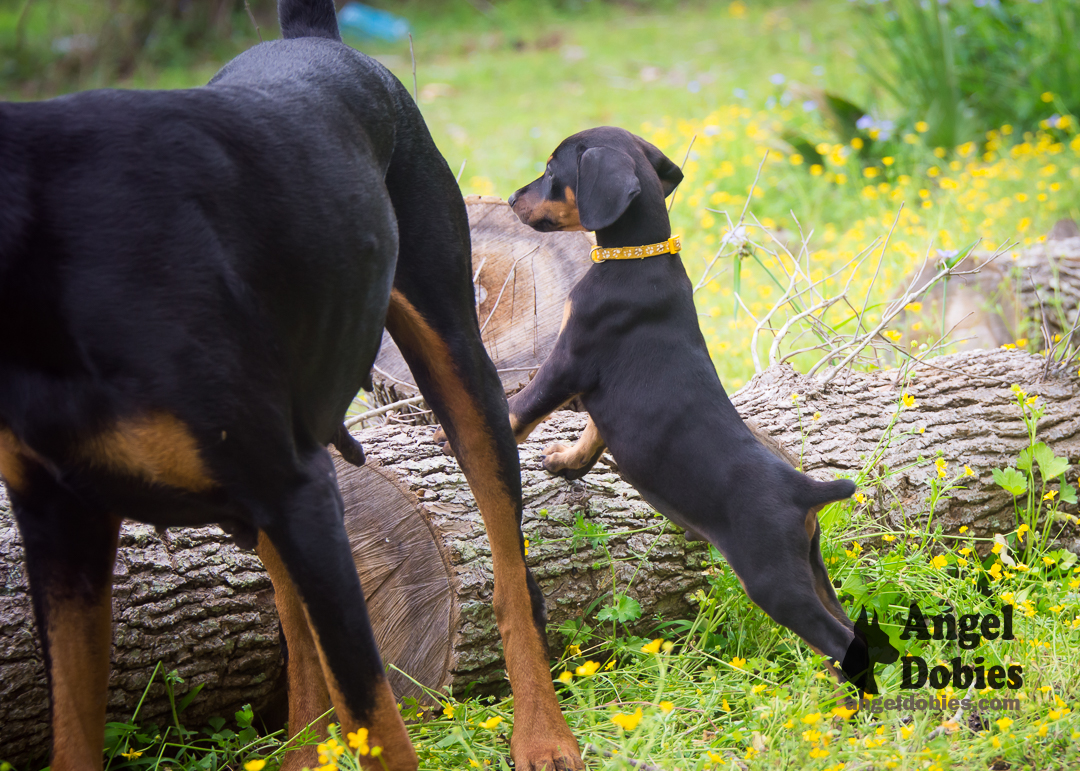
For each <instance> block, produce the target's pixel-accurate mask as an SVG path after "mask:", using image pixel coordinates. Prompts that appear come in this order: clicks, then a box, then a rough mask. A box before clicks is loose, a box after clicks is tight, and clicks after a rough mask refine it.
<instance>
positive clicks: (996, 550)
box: [990, 541, 1005, 554]
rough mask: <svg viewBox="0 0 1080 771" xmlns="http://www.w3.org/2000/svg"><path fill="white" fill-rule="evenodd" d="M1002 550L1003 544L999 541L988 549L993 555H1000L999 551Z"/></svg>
mask: <svg viewBox="0 0 1080 771" xmlns="http://www.w3.org/2000/svg"><path fill="white" fill-rule="evenodd" d="M1003 548H1005V544H1003V543H1002V542H1001V541H998V542H997V543H995V544H994V546H993V548H992V549H990V551H991V553H993V554H1001V550H1002V549H1003Z"/></svg>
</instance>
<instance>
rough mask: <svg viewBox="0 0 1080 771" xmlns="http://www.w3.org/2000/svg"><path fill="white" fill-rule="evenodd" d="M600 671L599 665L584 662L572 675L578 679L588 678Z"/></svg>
mask: <svg viewBox="0 0 1080 771" xmlns="http://www.w3.org/2000/svg"><path fill="white" fill-rule="evenodd" d="M598 669H600V663H599V662H596V661H586V662H585V663H584V664H582V665H581V666H580V667H578V668H577V669H575V670H574V673H575V674H576V675H577V676H578V677H589V676H590V675H595V674H596V670H598Z"/></svg>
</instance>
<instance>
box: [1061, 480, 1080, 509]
mask: <svg viewBox="0 0 1080 771" xmlns="http://www.w3.org/2000/svg"><path fill="white" fill-rule="evenodd" d="M1060 498H1061V502H1062V503H1073V504H1075V503H1076V488H1075V487H1073V486H1072V485H1070V484H1067V483H1066V484H1062V485H1061V495H1060Z"/></svg>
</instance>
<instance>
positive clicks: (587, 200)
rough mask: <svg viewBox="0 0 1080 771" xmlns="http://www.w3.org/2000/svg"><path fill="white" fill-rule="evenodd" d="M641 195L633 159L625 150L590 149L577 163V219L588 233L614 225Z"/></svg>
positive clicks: (610, 148) (611, 148) (609, 148)
mask: <svg viewBox="0 0 1080 771" xmlns="http://www.w3.org/2000/svg"><path fill="white" fill-rule="evenodd" d="M640 192H641V182H639V181H638V178H637V174H636V173H635V172H634V159H633V158H631V157H630V156H629V155H627V154H626V153H624V152H623V151H622V150H617V149H615V148H614V147H590V148H589V149H588V150H586V151H585V152H583V153H582V154H581V157H580V158H579V159H578V179H577V207H578V218H579V219H580V220H581V226H582V227H583V228H585V229H586V230H602V229H603V228H606V227H608V226H609V225H611V224H612V223H614V222H615V220H617V219H619V217H621V216H622V215H623V212H624V211H626V207H627V206H629V205H630V202H631V201H633V200H634V199H635V198H637V196H638V193H640Z"/></svg>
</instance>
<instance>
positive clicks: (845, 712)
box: [832, 707, 855, 720]
mask: <svg viewBox="0 0 1080 771" xmlns="http://www.w3.org/2000/svg"><path fill="white" fill-rule="evenodd" d="M832 714H833V715H835V716H836V717H838V718H840V719H841V720H847V719H848V718H849V717H851V716H852V715H854V714H855V710H853V709H848V708H847V707H833V710H832Z"/></svg>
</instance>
